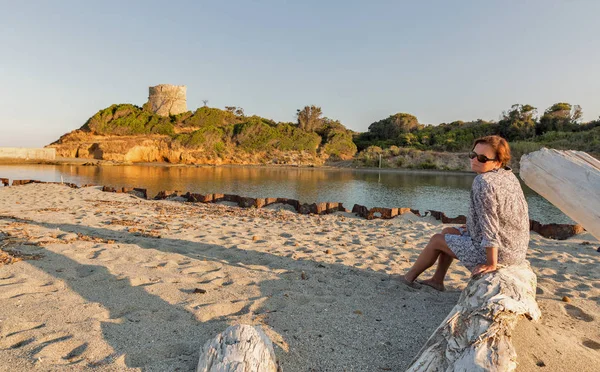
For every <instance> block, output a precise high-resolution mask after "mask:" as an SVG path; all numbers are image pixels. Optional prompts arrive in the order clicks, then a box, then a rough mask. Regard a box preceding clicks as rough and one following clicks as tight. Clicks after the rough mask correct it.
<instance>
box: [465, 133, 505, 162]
mask: <svg viewBox="0 0 600 372" xmlns="http://www.w3.org/2000/svg"><path fill="white" fill-rule="evenodd" d="M478 143H485V144H488V145H490V146H492V148H493V149H494V151H495V152H496V159H498V161H499V162H500V163H501V164H502V166H503V167H506V166H507V165H508V163H509V162H510V147H508V142H506V140H505V139H504V138H502V137H500V136H485V137H481V138H477V139H476V140H475V142H473V149H474V148H475V146H477V144H478Z"/></svg>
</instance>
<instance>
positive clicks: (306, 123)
mask: <svg viewBox="0 0 600 372" xmlns="http://www.w3.org/2000/svg"><path fill="white" fill-rule="evenodd" d="M321 115H323V111H322V110H321V108H320V107H317V106H315V105H311V106H304V108H303V109H302V110H297V111H296V116H297V117H298V127H299V128H300V129H303V130H305V131H307V132H314V131H316V130H318V129H319V128H320V127H321V126H322V125H323V119H322V118H321Z"/></svg>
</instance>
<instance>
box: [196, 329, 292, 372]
mask: <svg viewBox="0 0 600 372" xmlns="http://www.w3.org/2000/svg"><path fill="white" fill-rule="evenodd" d="M278 368H279V367H278V365H277V362H276V361H275V351H273V344H272V343H271V340H270V339H269V338H268V337H267V335H265V333H264V332H263V331H262V329H260V327H253V326H249V325H245V324H240V325H236V326H231V327H228V328H227V329H225V331H223V333H219V334H218V335H217V336H216V337H215V338H214V339H212V340H209V341H208V342H207V343H206V344H205V345H204V347H203V348H202V350H201V351H200V360H199V361H198V368H197V369H196V372H281V369H278Z"/></svg>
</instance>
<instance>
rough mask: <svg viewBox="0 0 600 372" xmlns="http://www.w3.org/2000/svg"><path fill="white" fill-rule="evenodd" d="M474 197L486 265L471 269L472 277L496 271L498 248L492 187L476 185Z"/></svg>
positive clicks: (485, 184) (494, 196) (497, 229)
mask: <svg viewBox="0 0 600 372" xmlns="http://www.w3.org/2000/svg"><path fill="white" fill-rule="evenodd" d="M478 186H479V187H478V189H477V192H476V193H475V195H474V200H473V201H474V204H475V207H476V208H477V209H478V210H479V216H480V219H479V224H480V226H481V235H482V237H481V238H482V239H481V248H482V249H485V255H486V263H485V264H482V265H478V266H476V267H475V269H473V275H477V274H483V273H489V272H492V271H495V270H496V267H497V265H498V247H499V246H500V237H499V232H500V218H499V216H498V201H497V199H496V192H495V190H494V187H492V185H490V184H489V183H481V184H479V185H478Z"/></svg>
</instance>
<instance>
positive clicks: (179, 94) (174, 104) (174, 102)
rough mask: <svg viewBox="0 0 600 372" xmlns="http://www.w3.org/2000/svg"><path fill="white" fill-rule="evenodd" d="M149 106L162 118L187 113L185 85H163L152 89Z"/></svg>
mask: <svg viewBox="0 0 600 372" xmlns="http://www.w3.org/2000/svg"><path fill="white" fill-rule="evenodd" d="M148 106H149V108H150V110H152V112H154V113H155V114H158V115H161V116H169V115H177V114H181V113H182V112H186V111H187V103H186V87H185V85H169V84H161V85H157V86H155V87H150V94H149V96H148Z"/></svg>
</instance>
